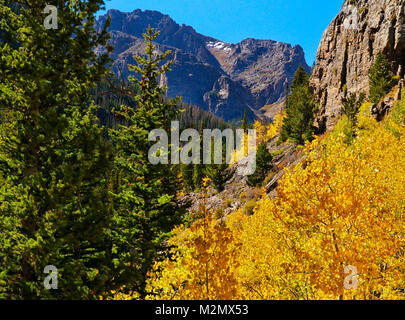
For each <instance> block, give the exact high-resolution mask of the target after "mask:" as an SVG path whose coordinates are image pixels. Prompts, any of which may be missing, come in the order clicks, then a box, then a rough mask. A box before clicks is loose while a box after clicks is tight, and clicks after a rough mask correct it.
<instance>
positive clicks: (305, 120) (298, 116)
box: [281, 65, 316, 144]
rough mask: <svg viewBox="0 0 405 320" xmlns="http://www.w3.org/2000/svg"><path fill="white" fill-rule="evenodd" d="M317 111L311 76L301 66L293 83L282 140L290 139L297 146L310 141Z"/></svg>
mask: <svg viewBox="0 0 405 320" xmlns="http://www.w3.org/2000/svg"><path fill="white" fill-rule="evenodd" d="M315 111H316V104H315V99H314V95H313V94H312V92H311V89H310V87H309V74H308V73H306V72H305V69H304V68H303V67H302V65H301V66H299V68H298V70H297V71H296V73H295V75H294V79H293V81H292V85H291V94H290V95H289V97H288V105H287V110H286V117H285V119H284V122H283V126H282V130H281V139H282V140H283V141H287V140H288V139H290V140H291V141H292V142H294V143H297V144H304V142H305V141H307V140H310V139H311V138H312V133H313V131H314V128H313V122H314V114H315Z"/></svg>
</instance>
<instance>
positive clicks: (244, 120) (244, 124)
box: [242, 107, 248, 132]
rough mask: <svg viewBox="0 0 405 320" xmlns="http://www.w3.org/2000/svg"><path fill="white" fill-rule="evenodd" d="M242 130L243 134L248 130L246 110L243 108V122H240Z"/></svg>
mask: <svg viewBox="0 0 405 320" xmlns="http://www.w3.org/2000/svg"><path fill="white" fill-rule="evenodd" d="M242 129H243V131H244V132H246V131H247V129H248V123H247V109H246V107H245V111H244V113H243V120H242Z"/></svg>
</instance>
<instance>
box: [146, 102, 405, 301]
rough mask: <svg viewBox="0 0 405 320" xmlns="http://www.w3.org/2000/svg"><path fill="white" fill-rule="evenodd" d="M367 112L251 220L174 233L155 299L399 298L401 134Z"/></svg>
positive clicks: (403, 186)
mask: <svg viewBox="0 0 405 320" xmlns="http://www.w3.org/2000/svg"><path fill="white" fill-rule="evenodd" d="M365 110H366V108H363V109H362V111H361V113H360V115H359V121H358V122H359V128H360V129H359V130H358V132H357V136H356V138H354V139H353V141H352V142H351V143H350V144H348V143H347V141H346V135H345V133H344V132H343V131H342V126H339V125H338V126H337V127H336V130H335V131H334V132H332V133H331V134H329V135H328V136H326V137H325V138H324V139H319V138H316V139H315V140H314V141H313V142H312V143H308V144H307V145H306V147H305V151H306V152H305V155H306V156H305V159H303V161H302V163H301V164H299V165H297V166H296V167H295V168H293V169H290V170H286V174H285V175H284V177H283V178H282V180H281V181H280V184H279V187H278V189H277V191H278V197H277V199H276V200H273V199H269V198H268V197H267V196H265V195H264V196H263V197H262V199H261V200H259V201H258V203H257V206H256V208H255V209H254V214H253V215H251V216H246V215H244V214H243V213H242V212H241V211H240V210H239V211H236V212H234V213H233V214H231V215H229V216H227V217H226V219H225V221H222V222H217V221H216V220H214V219H213V218H212V216H211V215H210V214H205V216H204V218H202V219H201V220H198V221H196V222H195V223H194V224H193V225H192V226H191V227H189V228H185V227H182V228H178V229H177V230H176V232H175V234H176V236H175V237H174V238H173V239H172V240H171V243H170V244H171V245H173V246H174V249H173V257H171V259H167V260H166V261H164V262H162V263H158V264H156V266H155V269H154V270H153V272H151V274H150V276H151V278H150V281H149V289H150V290H151V293H152V294H153V297H154V298H158V299H404V298H405V293H404V292H405V274H404V271H405V261H404V254H405V252H404V248H405V238H404V235H405V228H404V227H405V223H404V218H405V217H404V215H405V128H404V127H403V126H401V125H399V124H397V123H394V122H393V121H391V120H389V119H388V120H386V121H385V122H384V123H377V122H376V121H374V120H373V119H371V118H370V117H369V116H368V114H367V112H366V111H365ZM346 268H349V269H347V270H346ZM353 270H355V272H357V273H354V271H353ZM346 272H348V273H346Z"/></svg>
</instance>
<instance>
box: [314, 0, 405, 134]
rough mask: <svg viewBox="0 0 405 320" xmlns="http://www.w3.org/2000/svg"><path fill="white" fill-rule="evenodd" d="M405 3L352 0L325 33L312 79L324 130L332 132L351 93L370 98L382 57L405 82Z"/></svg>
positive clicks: (384, 0)
mask: <svg viewBox="0 0 405 320" xmlns="http://www.w3.org/2000/svg"><path fill="white" fill-rule="evenodd" d="M404 7H405V0H356V1H355V0H347V1H345V3H344V4H343V7H342V9H341V12H340V13H339V14H338V16H337V17H336V18H335V19H334V20H333V21H332V23H331V24H330V25H329V27H328V28H327V29H326V31H325V32H324V34H323V37H322V40H321V43H320V46H319V49H318V53H317V63H316V66H315V69H314V71H313V75H312V78H311V84H312V87H313V88H314V91H315V93H316V96H317V98H318V99H319V102H320V109H319V115H318V118H317V122H318V127H319V128H320V129H321V131H323V130H325V129H330V128H331V127H332V126H333V124H334V123H335V122H336V118H337V116H338V114H339V112H340V110H341V99H342V95H343V92H344V91H345V89H346V88H347V91H348V92H362V91H363V92H365V93H368V90H369V83H368V71H369V69H370V66H371V64H372V63H373V62H374V59H375V57H376V56H377V54H378V53H381V52H382V53H384V54H385V55H386V56H387V58H388V59H389V60H390V62H391V66H392V72H393V73H394V74H398V75H399V76H400V77H401V78H402V77H403V66H404V64H405V11H404Z"/></svg>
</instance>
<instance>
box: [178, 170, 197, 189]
mask: <svg viewBox="0 0 405 320" xmlns="http://www.w3.org/2000/svg"><path fill="white" fill-rule="evenodd" d="M180 172H181V177H182V180H183V187H184V190H187V191H190V190H194V179H193V173H194V165H193V164H184V163H182V164H180Z"/></svg>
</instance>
